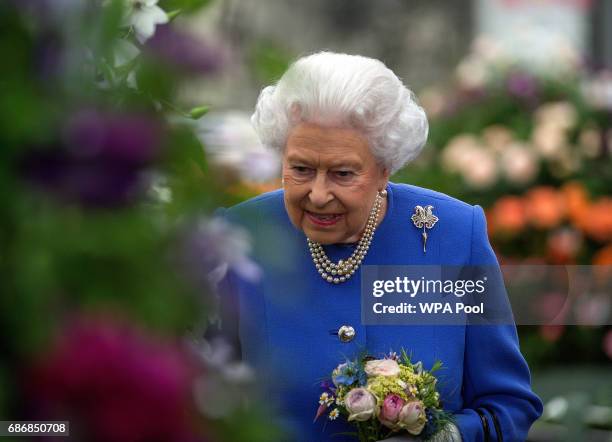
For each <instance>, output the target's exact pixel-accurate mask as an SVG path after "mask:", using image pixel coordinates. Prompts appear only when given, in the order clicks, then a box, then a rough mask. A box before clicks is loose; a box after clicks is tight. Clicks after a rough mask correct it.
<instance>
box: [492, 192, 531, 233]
mask: <svg viewBox="0 0 612 442" xmlns="http://www.w3.org/2000/svg"><path fill="white" fill-rule="evenodd" d="M489 217H490V224H491V226H492V231H493V232H497V231H500V232H505V233H517V232H520V231H521V230H523V228H524V227H525V223H526V218H525V206H524V204H523V200H522V199H521V198H519V197H518V196H504V197H502V198H500V199H499V200H497V202H496V203H495V205H494V206H493V207H492V208H491V210H490V211H489Z"/></svg>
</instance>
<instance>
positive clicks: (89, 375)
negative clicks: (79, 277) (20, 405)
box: [26, 317, 198, 442]
mask: <svg viewBox="0 0 612 442" xmlns="http://www.w3.org/2000/svg"><path fill="white" fill-rule="evenodd" d="M194 367H195V365H192V360H191V359H190V358H189V357H187V354H186V353H183V352H182V351H181V350H180V349H179V348H178V347H177V346H175V345H172V344H170V343H168V342H163V341H160V340H157V339H155V338H153V337H151V336H147V335H145V334H144V333H143V331H141V330H139V329H137V328H136V327H134V326H131V325H127V324H124V323H120V322H119V321H116V320H110V319H105V318H100V317H96V318H92V317H87V318H85V317H83V318H79V319H77V320H76V321H74V322H73V323H71V324H69V325H68V326H66V327H65V328H64V329H63V330H62V331H61V332H60V335H59V336H58V338H57V339H56V340H55V341H54V342H52V344H51V347H50V348H49V350H48V351H47V352H46V353H45V354H44V356H43V357H42V358H41V359H40V360H38V361H37V362H36V363H35V364H34V365H33V367H32V368H31V370H30V371H29V376H28V377H27V378H26V382H27V388H28V389H29V392H30V397H31V398H32V405H33V406H34V407H35V410H36V412H37V414H38V415H39V416H41V417H42V416H44V417H45V418H46V419H48V418H51V417H57V418H59V417H62V418H64V419H70V420H71V423H72V425H71V427H72V428H71V430H74V433H75V434H74V435H75V437H79V438H80V440H89V441H104V442H137V441H143V442H144V441H147V442H153V441H159V442H165V441H181V442H182V441H195V440H198V439H196V438H195V434H194V429H193V428H192V426H191V425H192V424H191V422H190V414H189V410H190V409H191V408H192V403H191V392H192V376H193V374H194ZM77 432H78V433H77Z"/></svg>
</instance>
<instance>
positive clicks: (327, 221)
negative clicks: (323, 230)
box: [305, 210, 343, 226]
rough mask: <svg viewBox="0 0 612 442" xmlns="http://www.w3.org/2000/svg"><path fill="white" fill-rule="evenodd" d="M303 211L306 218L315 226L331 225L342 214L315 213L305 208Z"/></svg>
mask: <svg viewBox="0 0 612 442" xmlns="http://www.w3.org/2000/svg"><path fill="white" fill-rule="evenodd" d="M305 213H306V216H308V219H309V220H310V221H311V222H313V223H314V224H316V225H317V226H333V225H334V224H336V223H337V222H338V221H339V220H340V219H341V218H342V216H343V215H342V214H341V213H315V212H309V211H307V210H306V211H305Z"/></svg>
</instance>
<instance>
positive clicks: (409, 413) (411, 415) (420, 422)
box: [398, 401, 427, 436]
mask: <svg viewBox="0 0 612 442" xmlns="http://www.w3.org/2000/svg"><path fill="white" fill-rule="evenodd" d="M426 422H427V417H426V416H425V406H424V405H423V402H421V401H412V402H408V403H407V404H405V405H404V406H403V407H402V410H401V411H400V413H399V421H398V426H399V428H402V429H404V430H406V431H408V433H410V434H414V435H415V436H416V435H418V434H420V433H421V431H423V427H424V426H425V423H426Z"/></svg>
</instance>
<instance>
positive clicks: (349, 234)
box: [282, 123, 389, 244]
mask: <svg viewBox="0 0 612 442" xmlns="http://www.w3.org/2000/svg"><path fill="white" fill-rule="evenodd" d="M282 173H283V181H284V189H285V207H286V208H287V213H288V214H289V218H290V219H291V222H292V223H293V224H294V225H295V226H296V227H297V228H299V229H301V230H303V231H304V233H305V234H306V236H307V237H309V238H310V239H311V240H313V241H315V242H318V243H321V244H333V243H342V242H356V241H358V240H359V238H360V237H361V233H362V232H363V230H364V229H365V225H366V222H367V219H368V216H369V214H370V210H371V209H372V206H373V205H374V200H375V198H376V193H377V192H378V191H379V190H382V189H384V188H385V187H386V185H387V181H388V178H389V174H388V172H387V171H386V170H385V169H383V167H382V166H380V165H379V164H378V163H377V162H376V159H375V158H374V155H372V152H371V151H370V148H369V146H368V142H367V140H366V138H365V137H364V136H363V135H361V133H360V132H359V131H357V130H355V129H349V128H329V127H323V126H319V125H315V124H311V123H300V124H299V125H297V126H295V127H294V128H293V129H292V130H291V131H290V133H289V137H288V139H287V145H286V147H285V152H284V155H283V172H282ZM385 207H386V206H385ZM383 209H384V207H383ZM381 213H384V211H381Z"/></svg>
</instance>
